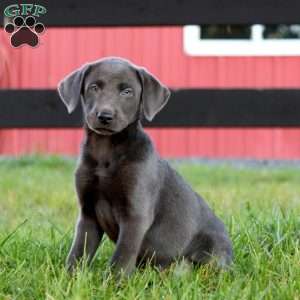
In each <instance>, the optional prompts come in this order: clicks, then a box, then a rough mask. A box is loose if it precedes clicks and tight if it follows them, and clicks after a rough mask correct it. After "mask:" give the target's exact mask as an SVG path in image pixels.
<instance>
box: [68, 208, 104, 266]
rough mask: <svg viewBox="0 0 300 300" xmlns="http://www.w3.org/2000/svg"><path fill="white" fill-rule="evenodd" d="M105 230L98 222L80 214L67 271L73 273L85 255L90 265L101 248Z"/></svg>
mask: <svg viewBox="0 0 300 300" xmlns="http://www.w3.org/2000/svg"><path fill="white" fill-rule="evenodd" d="M102 236H103V230H102V229H101V228H100V226H99V225H98V223H97V221H96V220H94V219H93V218H91V217H87V216H85V215H83V214H80V216H79V218H78V222H77V225H76V230H75V237H74V240H73V244H72V247H71V250H70V253H69V255H68V258H67V264H66V265H67V269H68V270H69V271H73V269H74V267H75V266H76V263H77V262H78V261H79V260H80V259H81V258H82V257H83V255H84V254H85V255H86V256H87V262H88V263H89V262H90V261H91V260H92V258H93V257H94V254H95V252H96V250H97V248H98V246H99V243H100V241H101V239H102Z"/></svg>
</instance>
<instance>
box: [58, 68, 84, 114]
mask: <svg viewBox="0 0 300 300" xmlns="http://www.w3.org/2000/svg"><path fill="white" fill-rule="evenodd" d="M88 68H89V65H88V64H86V65H84V66H82V67H81V68H79V69H77V70H75V71H74V72H72V73H70V74H69V75H67V76H66V77H65V78H64V79H63V80H61V81H60V82H59V83H58V87H57V89H58V93H59V96H60V98H61V100H62V102H63V103H64V104H65V106H66V107H67V109H68V113H69V114H70V113H72V112H73V111H74V109H75V108H76V106H77V105H78V103H79V102H80V97H81V89H82V84H83V79H84V76H85V73H86V71H87V69H88Z"/></svg>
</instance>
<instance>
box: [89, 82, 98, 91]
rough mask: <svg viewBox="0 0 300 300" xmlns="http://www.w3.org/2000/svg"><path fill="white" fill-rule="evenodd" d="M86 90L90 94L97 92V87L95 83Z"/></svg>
mask: <svg viewBox="0 0 300 300" xmlns="http://www.w3.org/2000/svg"><path fill="white" fill-rule="evenodd" d="M88 89H89V91H91V92H97V91H98V90H99V87H98V85H97V84H96V83H93V84H91V85H89V87H88Z"/></svg>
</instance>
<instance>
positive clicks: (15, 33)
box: [4, 16, 45, 47]
mask: <svg viewBox="0 0 300 300" xmlns="http://www.w3.org/2000/svg"><path fill="white" fill-rule="evenodd" d="M4 30H5V31H6V32H7V33H9V34H11V37H10V43H11V45H12V46H13V47H19V46H22V45H26V44H27V45H29V46H31V47H36V46H37V45H38V44H39V34H42V33H43V32H44V31H45V26H44V25H43V24H42V23H37V22H36V20H35V18H34V17H33V16H27V17H26V18H25V19H24V18H23V17H22V16H17V17H15V18H14V19H13V21H12V23H7V24H6V25H5V27H4Z"/></svg>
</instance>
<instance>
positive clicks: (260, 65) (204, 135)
mask: <svg viewBox="0 0 300 300" xmlns="http://www.w3.org/2000/svg"><path fill="white" fill-rule="evenodd" d="M0 45H4V47H2V49H1V51H2V52H3V53H2V55H1V58H2V61H1V62H0V85H1V87H4V88H5V87H9V88H20V89H44V88H55V87H56V85H57V82H58V81H59V80H60V79H61V78H62V77H63V76H65V75H66V74H68V73H69V72H70V71H72V70H73V69H74V68H77V67H79V66H80V65H81V64H83V63H85V62H87V61H91V60H95V59H98V58H99V57H103V56H122V57H126V58H128V59H130V60H132V61H134V62H135V63H136V64H140V65H144V66H146V67H147V68H148V69H149V70H150V71H151V72H153V73H154V74H155V75H157V77H159V78H160V79H161V80H162V81H163V82H164V83H166V84H167V85H168V86H169V87H171V88H181V87H185V88H186V87H190V88H299V87H300V57H231V58H230V57H190V56H187V55H185V54H184V52H183V45H182V28H180V27H162V28H158V27H148V28H76V29H75V28H50V29H47V30H46V32H45V34H44V35H43V36H42V37H41V45H40V46H39V47H38V48H36V49H32V48H29V47H22V48H20V49H13V48H11V47H10V46H9V44H8V36H7V34H6V33H5V32H3V31H2V32H0ZM3 57H6V59H3ZM7 66H9V67H8V71H7ZM16 101H17V99H16ZM41 101H42V99H41ZM199 101H201V99H199ZM282 101H284V99H282ZM183 105H184V103H183ZM0 109H1V108H0ZM66 117H67V115H66ZM147 131H148V132H149V133H150V135H151V136H152V138H153V140H154V143H155V145H156V147H157V149H158V151H159V152H160V153H161V154H162V155H163V156H165V157H199V156H201V157H203V156H205V157H218V158H273V159H299V158H300V128H290V129H283V128H255V129H254V128H245V129H239V128H227V129H222V128H218V129H217V128H189V129H187V128H170V129H165V128H163V129H147ZM81 136H82V131H81V129H17V128H16V129H10V130H6V129H2V130H0V154H4V155H20V154H25V153H40V152H42V153H57V154H68V155H76V154H77V153H78V149H79V143H80V140H81Z"/></svg>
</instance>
